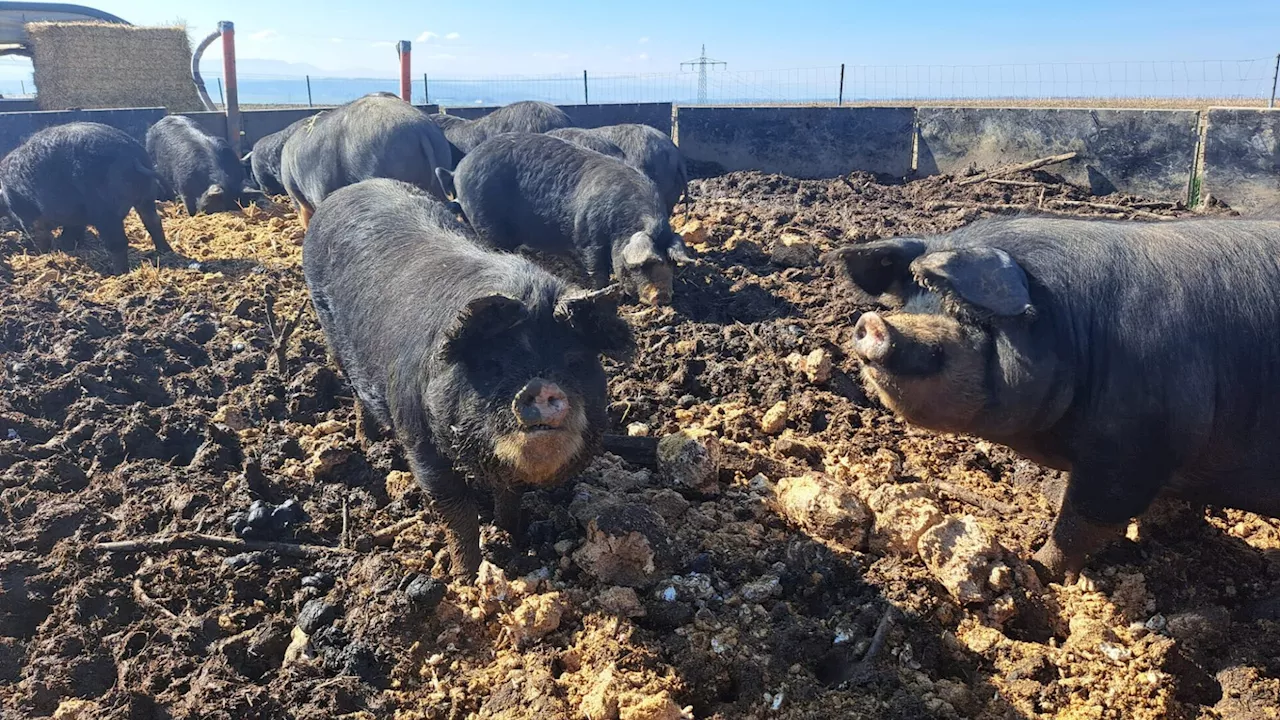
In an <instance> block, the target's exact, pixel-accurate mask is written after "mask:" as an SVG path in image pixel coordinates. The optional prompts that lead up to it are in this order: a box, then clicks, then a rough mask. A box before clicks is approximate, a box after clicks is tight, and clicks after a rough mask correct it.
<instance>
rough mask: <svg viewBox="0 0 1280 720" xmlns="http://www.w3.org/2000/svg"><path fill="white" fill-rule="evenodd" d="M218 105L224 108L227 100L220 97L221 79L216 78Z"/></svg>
mask: <svg viewBox="0 0 1280 720" xmlns="http://www.w3.org/2000/svg"><path fill="white" fill-rule="evenodd" d="M218 104H219V105H222V107H224V108H225V107H226V106H227V99H226V98H225V97H223V96H222V78H218Z"/></svg>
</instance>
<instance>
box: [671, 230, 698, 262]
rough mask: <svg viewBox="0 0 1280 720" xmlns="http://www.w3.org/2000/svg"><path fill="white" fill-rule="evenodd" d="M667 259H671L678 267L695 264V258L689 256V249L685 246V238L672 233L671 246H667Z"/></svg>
mask: <svg viewBox="0 0 1280 720" xmlns="http://www.w3.org/2000/svg"><path fill="white" fill-rule="evenodd" d="M667 257H669V258H671V262H673V263H675V264H677V265H684V264H685V263H691V262H693V258H692V257H691V256H690V255H689V247H688V246H687V245H685V244H684V238H682V237H680V236H679V235H677V234H675V233H671V244H670V245H669V246H667Z"/></svg>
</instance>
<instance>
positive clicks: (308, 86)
mask: <svg viewBox="0 0 1280 720" xmlns="http://www.w3.org/2000/svg"><path fill="white" fill-rule="evenodd" d="M307 107H315V106H314V105H312V104H311V76H310V75H308V76H307Z"/></svg>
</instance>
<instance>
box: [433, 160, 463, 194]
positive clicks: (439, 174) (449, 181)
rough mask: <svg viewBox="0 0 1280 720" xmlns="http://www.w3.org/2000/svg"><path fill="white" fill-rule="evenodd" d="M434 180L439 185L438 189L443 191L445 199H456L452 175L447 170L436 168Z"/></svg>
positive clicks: (456, 192)
mask: <svg viewBox="0 0 1280 720" xmlns="http://www.w3.org/2000/svg"><path fill="white" fill-rule="evenodd" d="M436 180H437V181H438V182H439V183H440V189H441V190H442V191H444V196H445V198H447V199H449V200H457V199H458V191H457V189H456V188H455V187H454V185H453V173H452V172H450V171H449V170H447V169H445V168H442V167H438V168H436Z"/></svg>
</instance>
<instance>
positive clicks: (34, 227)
mask: <svg viewBox="0 0 1280 720" xmlns="http://www.w3.org/2000/svg"><path fill="white" fill-rule="evenodd" d="M24 225H25V227H24V228H23V229H24V230H26V231H27V236H28V237H30V238H31V244H32V245H35V246H36V252H41V253H47V252H49V251H50V250H52V249H53V228H51V227H49V224H48V223H47V222H45V221H44V220H42V219H39V218H37V219H36V220H33V221H31V222H30V223H24Z"/></svg>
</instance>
